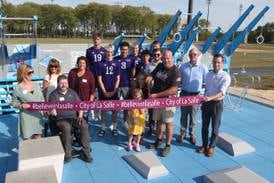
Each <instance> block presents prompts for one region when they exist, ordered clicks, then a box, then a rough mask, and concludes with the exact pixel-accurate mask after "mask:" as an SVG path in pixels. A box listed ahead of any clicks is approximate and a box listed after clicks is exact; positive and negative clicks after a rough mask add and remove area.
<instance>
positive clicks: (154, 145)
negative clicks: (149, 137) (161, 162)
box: [148, 140, 162, 149]
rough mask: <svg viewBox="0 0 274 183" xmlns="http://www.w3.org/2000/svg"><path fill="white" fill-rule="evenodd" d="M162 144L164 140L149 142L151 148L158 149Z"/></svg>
mask: <svg viewBox="0 0 274 183" xmlns="http://www.w3.org/2000/svg"><path fill="white" fill-rule="evenodd" d="M161 144H162V140H156V141H155V142H154V143H152V144H149V145H148V148H149V149H157V148H159V147H160V146H161Z"/></svg>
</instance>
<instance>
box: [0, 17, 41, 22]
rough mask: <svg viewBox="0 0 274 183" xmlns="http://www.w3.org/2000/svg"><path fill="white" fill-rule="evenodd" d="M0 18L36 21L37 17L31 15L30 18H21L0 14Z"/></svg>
mask: <svg viewBox="0 0 274 183" xmlns="http://www.w3.org/2000/svg"><path fill="white" fill-rule="evenodd" d="M0 20H26V21H29V20H32V21H37V20H38V17H37V16H33V17H32V18H22V17H16V18H13V17H2V16H0Z"/></svg>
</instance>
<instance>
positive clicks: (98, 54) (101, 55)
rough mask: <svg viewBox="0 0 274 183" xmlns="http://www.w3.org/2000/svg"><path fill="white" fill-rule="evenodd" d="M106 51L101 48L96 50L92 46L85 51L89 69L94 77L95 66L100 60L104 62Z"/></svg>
mask: <svg viewBox="0 0 274 183" xmlns="http://www.w3.org/2000/svg"><path fill="white" fill-rule="evenodd" d="M105 55H106V49H105V48H104V47H101V48H100V49H96V48H95V47H94V46H92V47H90V48H88V49H87V51H86V57H87V59H88V61H89V69H90V70H91V71H92V73H93V74H95V75H96V70H97V67H98V66H97V64H98V63H99V62H101V61H102V60H105Z"/></svg>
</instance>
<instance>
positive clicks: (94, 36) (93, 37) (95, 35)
mask: <svg viewBox="0 0 274 183" xmlns="http://www.w3.org/2000/svg"><path fill="white" fill-rule="evenodd" d="M98 37H99V38H102V34H101V33H99V32H96V33H94V34H93V35H92V39H96V38H98Z"/></svg>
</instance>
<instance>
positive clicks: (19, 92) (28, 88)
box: [12, 64, 44, 140]
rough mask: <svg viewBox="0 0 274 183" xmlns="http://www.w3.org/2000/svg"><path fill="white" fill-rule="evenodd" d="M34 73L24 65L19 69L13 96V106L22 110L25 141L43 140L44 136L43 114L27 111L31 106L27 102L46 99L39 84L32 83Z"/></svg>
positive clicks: (21, 123)
mask: <svg viewBox="0 0 274 183" xmlns="http://www.w3.org/2000/svg"><path fill="white" fill-rule="evenodd" d="M33 73H34V71H33V69H32V67H31V66H29V65H26V64H22V65H20V67H19V68H18V69H17V82H18V84H17V85H16V87H15V89H14V92H13V96H12V104H13V106H14V107H15V108H18V109H20V113H19V116H20V118H19V119H20V126H19V128H20V132H21V135H22V138H23V139H24V140H28V139H31V138H32V137H34V138H35V139H37V138H41V134H42V123H41V119H42V114H41V113H40V112H38V111H37V112H36V111H29V110H27V109H28V108H29V107H30V106H29V104H27V102H43V101H44V97H43V94H42V91H41V88H40V86H39V84H38V83H33V82H32V74H33Z"/></svg>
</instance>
